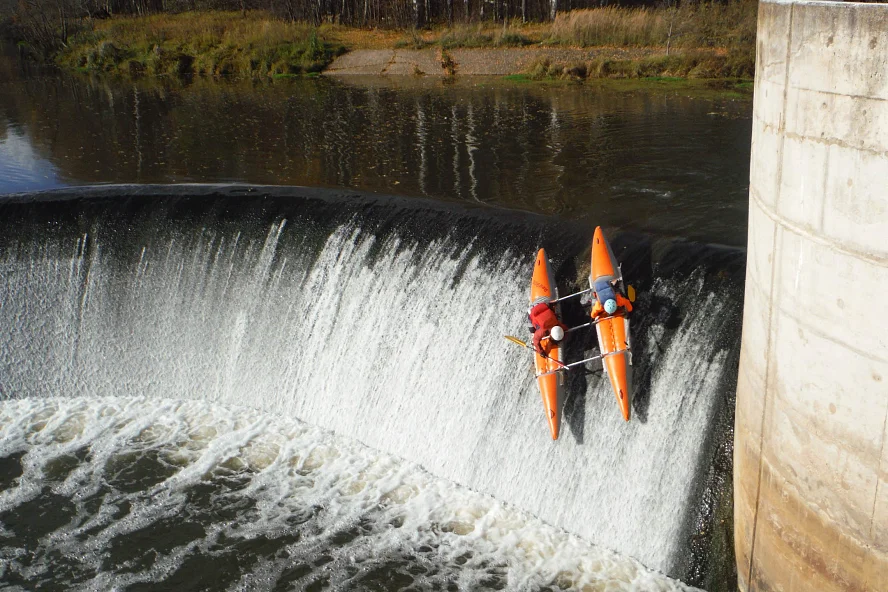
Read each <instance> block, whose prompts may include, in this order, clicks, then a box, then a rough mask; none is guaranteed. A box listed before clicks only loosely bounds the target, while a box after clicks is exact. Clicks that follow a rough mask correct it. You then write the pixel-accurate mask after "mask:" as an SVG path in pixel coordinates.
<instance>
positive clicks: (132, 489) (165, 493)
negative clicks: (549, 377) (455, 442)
mask: <svg viewBox="0 0 888 592" xmlns="http://www.w3.org/2000/svg"><path fill="white" fill-rule="evenodd" d="M0 430H2V431H0V457H2V458H3V459H4V460H3V461H2V462H3V468H4V469H6V470H5V471H4V477H3V483H2V485H3V487H4V489H3V491H2V493H0V518H2V522H3V525H4V527H3V529H2V531H0V541H2V543H0V544H2V546H0V557H2V560H3V563H4V572H3V579H4V581H6V582H7V583H11V584H26V583H30V584H31V585H33V584H34V583H37V582H39V583H43V584H56V585H57V584H66V585H67V587H69V588H88V589H103V590H119V589H128V590H141V589H151V585H152V584H157V583H160V582H164V583H167V584H168V585H171V586H174V587H181V588H186V587H188V584H191V583H192V582H193V581H194V580H195V579H196V578H195V577H194V576H195V574H196V573H201V574H203V576H202V579H201V581H202V585H203V586H205V587H206V586H208V587H210V588H212V589H217V590H223V589H230V590H243V589H257V588H262V589H275V590H295V589H299V590H305V589H321V588H322V587H326V586H336V587H348V586H357V587H359V588H364V589H391V588H390V586H391V585H392V584H396V585H397V586H399V587H400V586H408V585H410V586H412V587H414V589H444V588H447V586H448V585H451V586H455V587H456V588H458V589H464V590H472V589H479V588H480V589H484V588H488V589H502V588H503V587H504V584H505V583H506V582H508V587H509V588H512V589H538V588H541V587H544V586H552V587H554V588H584V587H587V586H588V587H591V588H592V589H600V587H601V586H606V587H607V589H613V590H639V591H640V590H645V591H647V590H660V591H669V590H680V589H683V587H682V586H681V585H680V584H678V583H677V582H674V581H671V580H669V579H667V578H665V577H664V576H660V575H656V574H652V573H650V572H648V571H647V570H646V569H644V568H643V567H642V566H641V565H640V564H638V563H637V562H634V561H632V560H629V559H625V558H621V557H618V556H617V555H615V554H613V553H610V552H608V551H604V550H601V549H598V548H596V547H593V546H591V545H589V544H588V543H585V542H583V541H581V540H580V539H578V538H577V537H575V536H570V535H567V534H566V533H563V532H561V531H559V530H557V529H554V528H552V527H551V526H548V525H546V524H544V523H542V522H541V521H540V520H538V519H535V518H533V517H531V516H529V515H527V514H525V513H522V512H520V511H517V510H516V509H514V508H512V507H508V506H505V505H503V504H501V503H500V502H498V501H497V500H495V499H493V498H491V497H490V496H484V495H479V494H476V493H473V492H471V491H469V490H467V489H464V488H460V487H458V486H455V485H453V484H452V483H449V482H447V481H445V480H443V479H438V478H435V477H432V476H431V475H429V474H428V473H427V472H425V471H423V470H422V469H421V468H420V467H418V466H416V465H414V464H412V463H406V462H403V461H401V460H399V459H397V458H395V457H393V456H391V455H387V454H382V453H379V452H377V451H373V450H371V449H369V448H367V447H365V446H362V445H360V444H358V443H356V442H354V441H349V440H347V439H345V438H341V437H336V436H333V435H332V434H330V433H329V432H326V431H324V430H320V429H318V428H314V427H311V426H308V425H305V424H302V423H300V422H293V421H285V420H280V419H278V418H272V417H270V416H268V415H267V414H263V413H262V412H259V411H255V410H248V409H245V408H223V407H219V406H214V405H211V404H209V403H206V402H200V401H191V402H180V401H171V400H164V399H144V398H126V399H115V398H103V397H100V398H92V399H80V398H67V399H64V398H63V399H59V398H55V399H48V398H44V399H22V400H17V401H6V402H4V403H3V404H2V405H0ZM15 544H20V545H27V547H28V549H29V551H28V552H23V551H21V550H19V549H17V548H16V547H15V546H14V545H15ZM206 574H209V575H206Z"/></svg>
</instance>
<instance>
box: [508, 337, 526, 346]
mask: <svg viewBox="0 0 888 592" xmlns="http://www.w3.org/2000/svg"><path fill="white" fill-rule="evenodd" d="M504 337H505V338H506V339H508V340H509V341H511V342H512V343H514V344H515V345H520V346H521V347H527V342H525V341H521V340H520V339H518V338H517V337H513V336H511V335H505V336H504Z"/></svg>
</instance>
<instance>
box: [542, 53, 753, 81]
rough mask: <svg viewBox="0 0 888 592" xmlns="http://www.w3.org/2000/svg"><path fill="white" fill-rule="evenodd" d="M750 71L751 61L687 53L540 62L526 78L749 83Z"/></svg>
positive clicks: (722, 55)
mask: <svg viewBox="0 0 888 592" xmlns="http://www.w3.org/2000/svg"><path fill="white" fill-rule="evenodd" d="M754 69H755V61H754V59H749V60H746V59H742V57H740V58H738V56H734V55H730V54H726V53H724V52H719V51H712V50H710V51H707V50H687V51H683V52H676V53H672V54H670V55H665V54H660V55H652V56H649V57H645V58H641V59H625V60H621V59H612V58H607V57H602V58H595V59H591V60H588V61H580V62H558V61H553V60H551V59H549V58H542V59H540V60H537V61H536V62H534V63H533V64H531V66H530V67H529V68H528V71H527V75H528V76H529V77H530V78H532V79H534V80H579V81H582V80H586V79H590V78H591V79H594V78H643V79H654V80H675V79H688V78H692V79H693V78H704V79H711V78H737V79H750V78H752V76H753V74H754Z"/></svg>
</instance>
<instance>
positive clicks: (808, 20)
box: [734, 1, 888, 592]
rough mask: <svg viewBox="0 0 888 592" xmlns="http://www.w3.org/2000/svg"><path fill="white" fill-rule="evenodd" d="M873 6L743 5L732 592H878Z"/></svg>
mask: <svg viewBox="0 0 888 592" xmlns="http://www.w3.org/2000/svg"><path fill="white" fill-rule="evenodd" d="M886 30H888V5H885V4H857V3H835V2H784V1H765V2H762V3H761V5H760V8H759V22H758V57H757V66H756V82H755V105H754V110H753V139H752V163H751V172H750V177H751V181H750V198H749V241H748V268H747V275H746V295H745V305H744V314H743V345H742V352H741V362H740V376H739V381H738V386H737V411H736V430H735V439H736V440H735V461H734V490H735V541H736V554H737V567H738V579H739V583H740V589H741V590H744V591H746V590H750V591H752V590H781V589H791V590H817V591H818V592H826V591H832V590H868V591H877V590H886V589H888V474H886V469H888V444H886V441H888V431H886V429H888V428H886V426H888V386H886V385H888V382H886V379H888V340H886V334H885V327H886V326H888V309H886V307H885V306H884V305H882V303H881V297H880V295H881V294H882V293H883V292H884V290H885V287H886V286H888V243H886V236H888V185H886V181H885V180H886V179H888V127H886V121H888V76H886V74H885V59H886V56H888V36H886Z"/></svg>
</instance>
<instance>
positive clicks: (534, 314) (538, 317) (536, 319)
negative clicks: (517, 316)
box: [530, 302, 561, 331]
mask: <svg viewBox="0 0 888 592" xmlns="http://www.w3.org/2000/svg"><path fill="white" fill-rule="evenodd" d="M530 324H531V325H533V328H534V329H537V330H539V329H543V330H545V331H549V330H550V329H552V327H555V326H556V325H560V324H561V323H559V322H558V317H556V316H555V311H553V310H552V307H551V306H549V304H548V303H546V302H540V303H539V304H537V305H536V306H534V307H533V308H531V309H530Z"/></svg>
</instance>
